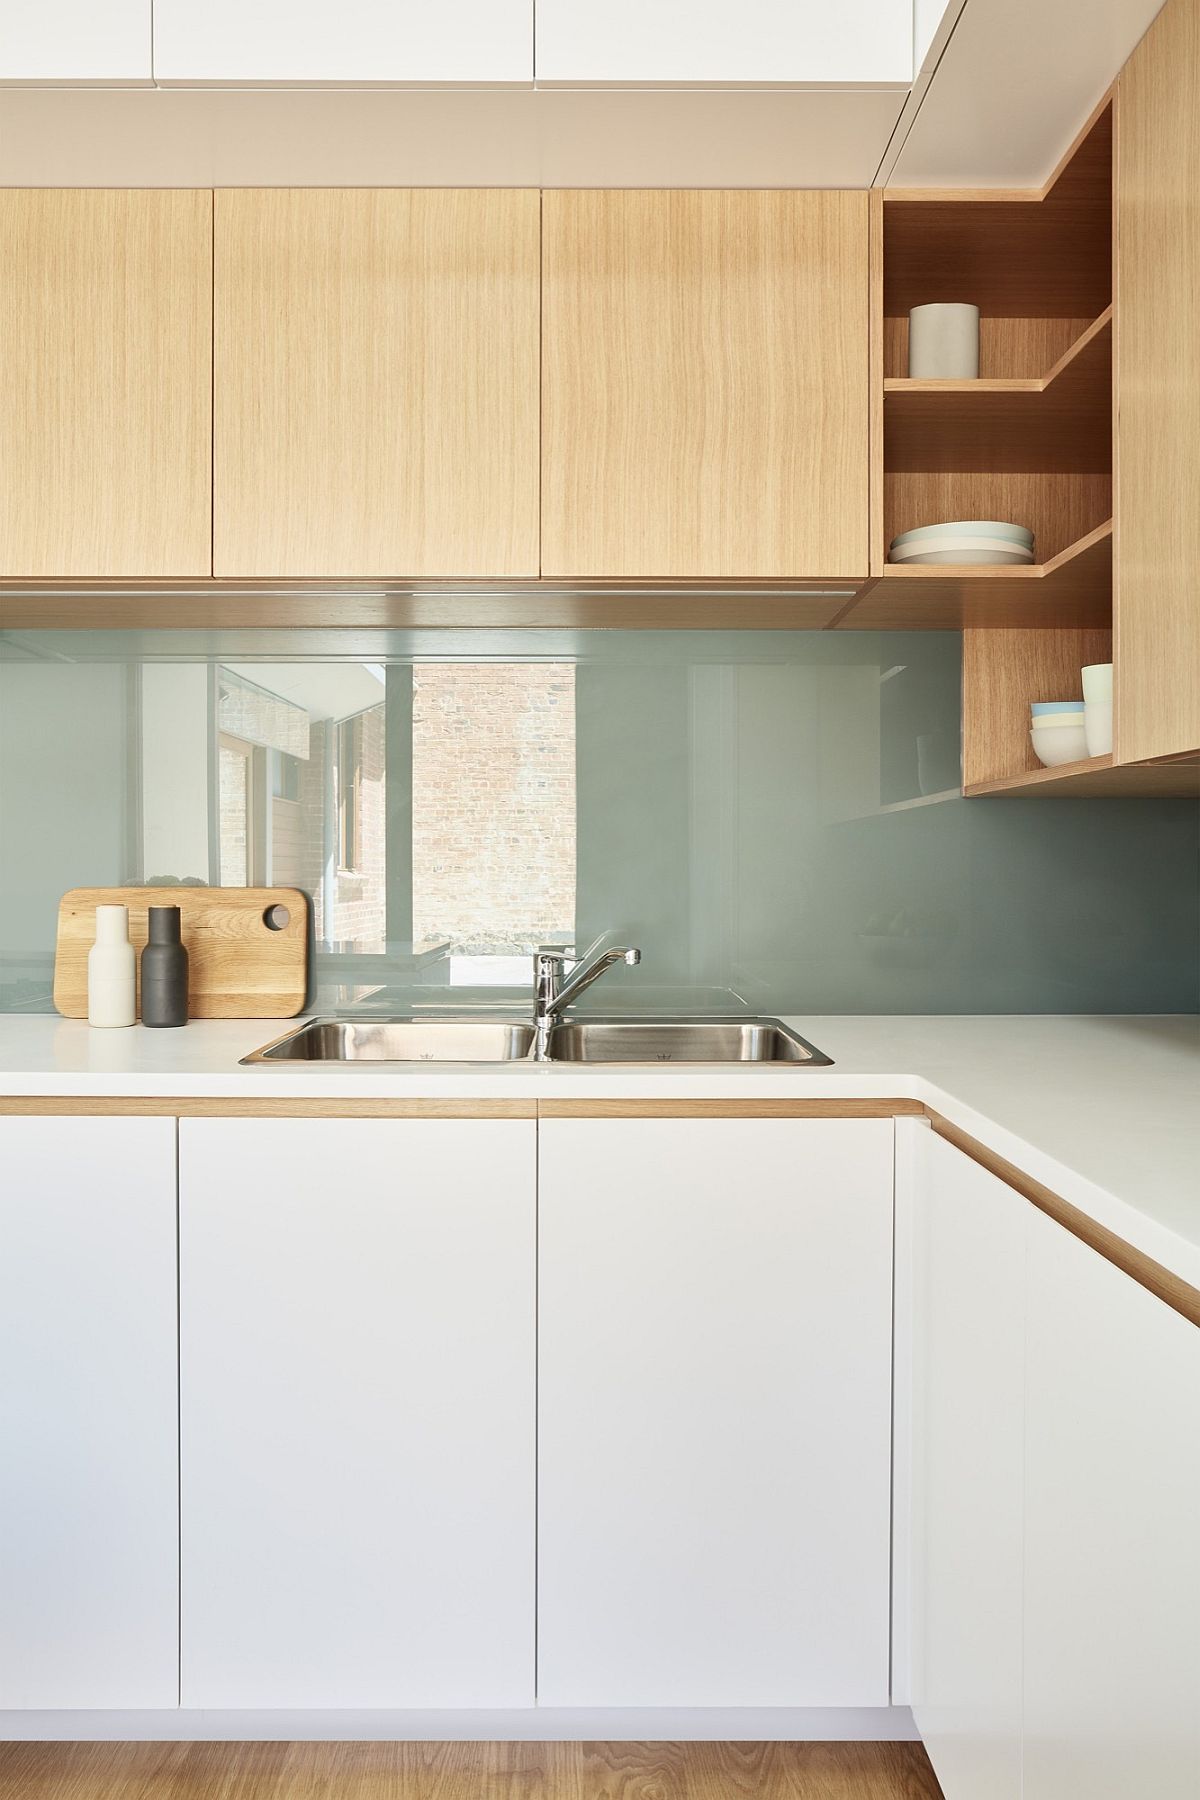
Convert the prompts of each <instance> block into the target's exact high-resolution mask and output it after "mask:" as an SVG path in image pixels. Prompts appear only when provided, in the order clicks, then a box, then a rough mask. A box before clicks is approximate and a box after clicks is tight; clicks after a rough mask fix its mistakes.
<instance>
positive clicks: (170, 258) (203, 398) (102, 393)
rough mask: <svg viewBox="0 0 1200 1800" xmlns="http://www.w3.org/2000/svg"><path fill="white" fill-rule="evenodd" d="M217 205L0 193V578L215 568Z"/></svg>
mask: <svg viewBox="0 0 1200 1800" xmlns="http://www.w3.org/2000/svg"><path fill="white" fill-rule="evenodd" d="M212 204H213V202H212V195H211V193H208V192H204V191H192V190H166V189H159V190H154V191H146V190H143V191H132V190H124V189H123V190H120V191H105V190H102V189H71V190H62V189H49V188H48V189H41V188H39V189H25V188H9V189H4V190H0V576H9V577H13V576H18V577H19V576H30V577H39V576H51V577H54V576H74V577H104V576H129V577H138V576H187V575H192V576H196V575H207V574H208V573H209V571H210V567H211V562H210V518H211V514H210V483H211V456H212V444H211V386H212V335H211V309H212Z"/></svg>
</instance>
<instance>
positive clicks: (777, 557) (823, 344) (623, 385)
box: [542, 190, 868, 580]
mask: <svg viewBox="0 0 1200 1800" xmlns="http://www.w3.org/2000/svg"><path fill="white" fill-rule="evenodd" d="M867 256H868V197H867V195H866V194H865V193H838V192H824V193H817V192H811V193H796V192H790V193H782V192H762V193H735V192H722V193H704V192H695V191H678V190H674V191H671V192H645V191H620V192H613V191H607V192H584V191H570V192H566V191H554V192H547V193H546V194H545V196H544V200H543V245H542V270H543V300H542V329H543V336H542V355H543V372H542V384H543V389H542V391H543V400H542V573H543V574H544V575H546V576H549V577H555V578H557V577H575V576H583V577H589V576H591V577H608V578H628V577H647V578H653V577H662V578H696V579H705V578H716V577H729V578H735V579H738V578H740V579H743V580H744V579H749V578H754V577H758V578H766V579H770V578H784V579H787V578H800V579H806V578H807V579H812V578H815V579H818V580H819V579H821V578H827V577H833V578H839V577H840V578H843V579H847V578H849V579H854V578H862V577H865V575H866V572H867V457H866V444H867V429H868V368H867V360H868V328H867V321H868V309H867V293H868V287H867Z"/></svg>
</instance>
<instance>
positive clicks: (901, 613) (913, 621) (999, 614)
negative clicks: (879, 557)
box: [838, 519, 1113, 631]
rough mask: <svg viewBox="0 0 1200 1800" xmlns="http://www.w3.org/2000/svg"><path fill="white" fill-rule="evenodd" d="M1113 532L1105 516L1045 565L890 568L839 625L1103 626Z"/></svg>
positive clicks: (909, 627)
mask: <svg viewBox="0 0 1200 1800" xmlns="http://www.w3.org/2000/svg"><path fill="white" fill-rule="evenodd" d="M1112 532H1113V526H1112V520H1111V519H1106V520H1105V521H1104V523H1103V524H1102V525H1097V526H1096V528H1095V530H1094V531H1089V532H1088V533H1087V535H1086V536H1085V537H1082V538H1080V539H1078V541H1077V542H1076V543H1073V544H1069V545H1068V546H1067V548H1066V549H1065V550H1061V551H1060V552H1059V554H1058V555H1057V556H1053V557H1051V558H1050V560H1049V561H1048V562H1045V563H1029V564H1025V565H1022V564H1016V565H1012V566H1009V567H996V568H991V567H986V566H985V567H981V568H964V567H960V566H959V565H957V564H951V563H940V564H936V563H926V564H923V565H921V566H920V567H913V566H912V564H900V563H888V564H887V566H886V567H885V568H884V570H883V573H882V575H881V576H880V577H879V579H878V580H877V581H876V582H875V584H874V586H873V587H871V588H868V589H867V590H866V591H865V592H864V593H863V594H862V595H860V597H859V598H858V599H857V600H856V601H854V602H853V604H852V605H851V606H850V607H849V608H848V609H847V611H846V612H845V614H844V615H843V616H842V617H841V618H840V619H839V620H838V624H839V626H840V627H841V628H842V629H845V628H847V627H851V628H853V629H854V630H858V631H963V630H974V629H1009V630H1026V629H1038V630H1045V629H1050V628H1054V627H1058V628H1070V629H1074V630H1087V629H1092V628H1095V629H1105V628H1107V626H1108V625H1109V624H1110V622H1111V617H1112Z"/></svg>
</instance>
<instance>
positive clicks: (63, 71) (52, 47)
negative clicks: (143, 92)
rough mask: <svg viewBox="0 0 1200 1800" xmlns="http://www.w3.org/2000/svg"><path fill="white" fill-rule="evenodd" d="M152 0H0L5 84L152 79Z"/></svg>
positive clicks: (0, 69)
mask: <svg viewBox="0 0 1200 1800" xmlns="http://www.w3.org/2000/svg"><path fill="white" fill-rule="evenodd" d="M150 7H151V0H0V84H3V83H7V82H20V81H30V82H52V83H54V84H55V85H58V84H59V83H63V82H74V81H78V82H85V83H88V82H91V83H95V84H97V85H98V86H104V85H106V84H110V83H111V84H113V85H115V86H121V87H126V86H136V85H139V84H141V83H143V82H144V83H147V84H148V83H149V82H150V81H151V79H152V72H151V67H150Z"/></svg>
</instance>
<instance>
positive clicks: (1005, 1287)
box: [897, 1120, 1200, 1800]
mask: <svg viewBox="0 0 1200 1800" xmlns="http://www.w3.org/2000/svg"><path fill="white" fill-rule="evenodd" d="M897 1130H898V1132H900V1133H902V1134H904V1137H905V1138H908V1139H911V1140H912V1144H911V1148H912V1150H913V1153H914V1157H915V1164H916V1169H917V1179H916V1187H915V1194H914V1198H913V1211H914V1218H913V1231H912V1237H913V1244H914V1256H913V1270H912V1289H911V1301H912V1311H913V1317H914V1354H913V1364H912V1379H913V1394H912V1420H913V1432H912V1461H913V1524H914V1530H913V1547H912V1555H911V1573H912V1587H913V1603H912V1625H913V1631H912V1644H913V1659H912V1661H913V1676H912V1686H913V1693H912V1701H913V1712H914V1716H915V1718H916V1721H917V1724H918V1727H919V1728H920V1730H921V1733H922V1736H923V1737H924V1739H925V1742H926V1745H927V1748H928V1750H929V1753H930V1757H931V1759H932V1761H933V1764H934V1767H935V1769H936V1771H937V1774H938V1778H939V1780H940V1782H941V1785H942V1789H943V1791H944V1793H945V1795H946V1800H1018V1796H1021V1797H1023V1800H1075V1796H1077V1795H1087V1796H1088V1797H1089V1800H1128V1796H1129V1795H1131V1794H1142V1793H1145V1794H1153V1795H1154V1796H1155V1800H1193V1797H1194V1795H1195V1794H1196V1793H1197V1792H1198V1791H1200V1708H1198V1707H1197V1704H1196V1701H1197V1696H1198V1695H1200V1632H1198V1631H1197V1627H1196V1620H1197V1617H1200V1536H1198V1534H1197V1531H1196V1518H1197V1515H1198V1513H1200V1330H1198V1329H1197V1327H1196V1325H1195V1323H1194V1322H1193V1321H1192V1320H1191V1319H1190V1318H1187V1317H1184V1316H1182V1315H1181V1314H1180V1313H1178V1312H1176V1311H1174V1310H1172V1308H1171V1306H1169V1305H1167V1304H1165V1303H1164V1301H1163V1300H1162V1299H1160V1298H1158V1297H1157V1296H1156V1295H1155V1294H1152V1293H1150V1292H1149V1291H1147V1289H1146V1288H1144V1287H1142V1286H1141V1285H1139V1283H1138V1282H1136V1281H1135V1280H1133V1279H1132V1277H1131V1276H1130V1275H1128V1274H1126V1273H1125V1272H1124V1271H1122V1270H1121V1269H1118V1268H1116V1267H1114V1266H1113V1264H1111V1263H1109V1262H1108V1261H1106V1260H1105V1259H1104V1258H1103V1257H1102V1256H1100V1255H1098V1254H1097V1253H1096V1251H1094V1250H1093V1249H1091V1248H1090V1247H1089V1246H1088V1245H1086V1244H1084V1243H1082V1242H1081V1241H1080V1240H1079V1239H1078V1238H1076V1237H1074V1236H1072V1235H1071V1234H1070V1233H1069V1232H1068V1231H1067V1230H1065V1229H1064V1227H1063V1226H1062V1225H1060V1224H1058V1223H1057V1222H1056V1221H1055V1220H1054V1219H1052V1218H1050V1217H1048V1216H1047V1215H1046V1214H1045V1213H1043V1212H1042V1211H1041V1210H1039V1208H1038V1207H1037V1206H1035V1205H1034V1204H1031V1203H1030V1202H1029V1201H1027V1200H1025V1199H1024V1198H1023V1197H1022V1196H1021V1195H1020V1194H1018V1193H1017V1192H1016V1191H1015V1190H1014V1189H1012V1188H1010V1187H1009V1186H1007V1185H1006V1183H1004V1182H1003V1181H1001V1180H999V1179H998V1178H997V1177H996V1176H994V1175H992V1174H990V1173H989V1172H987V1171H985V1170H983V1169H981V1168H980V1167H979V1166H978V1164H976V1163H975V1162H973V1161H972V1160H971V1159H970V1158H968V1157H966V1156H964V1155H962V1154H961V1153H960V1152H959V1151H958V1150H957V1149H955V1148H953V1147H952V1146H950V1145H948V1144H946V1143H944V1142H941V1141H940V1140H937V1139H935V1138H934V1137H933V1136H932V1135H931V1134H930V1133H929V1132H927V1131H924V1130H922V1128H921V1127H920V1126H917V1125H914V1124H912V1123H911V1122H909V1121H907V1120H899V1121H898V1122H897ZM902 1411H903V1409H901V1412H902Z"/></svg>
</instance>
